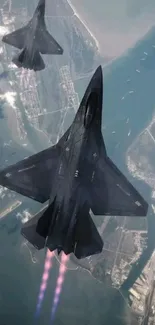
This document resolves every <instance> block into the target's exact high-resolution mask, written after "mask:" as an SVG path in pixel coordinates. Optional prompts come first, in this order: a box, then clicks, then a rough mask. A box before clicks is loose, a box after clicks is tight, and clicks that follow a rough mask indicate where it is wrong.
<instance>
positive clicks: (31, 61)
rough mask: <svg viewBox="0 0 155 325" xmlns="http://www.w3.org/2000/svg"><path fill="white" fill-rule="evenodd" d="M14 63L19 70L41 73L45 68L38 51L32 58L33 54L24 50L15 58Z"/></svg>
mask: <svg viewBox="0 0 155 325" xmlns="http://www.w3.org/2000/svg"><path fill="white" fill-rule="evenodd" d="M12 62H13V63H14V64H15V65H16V66H17V67H18V68H25V69H29V70H34V71H41V70H43V69H44V68H45V63H44V61H43V59H42V57H41V55H40V53H39V52H38V51H36V52H35V53H33V56H32V55H31V53H28V51H27V50H26V49H24V50H23V51H22V52H21V53H19V54H18V55H16V56H15V57H14V58H13V60H12Z"/></svg>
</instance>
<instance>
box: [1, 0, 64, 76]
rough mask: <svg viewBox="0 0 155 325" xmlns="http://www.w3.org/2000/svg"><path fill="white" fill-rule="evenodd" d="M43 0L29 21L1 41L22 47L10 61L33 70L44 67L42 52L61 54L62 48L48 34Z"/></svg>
mask: <svg viewBox="0 0 155 325" xmlns="http://www.w3.org/2000/svg"><path fill="white" fill-rule="evenodd" d="M44 16H45V0H39V3H38V6H37V8H36V10H35V12H34V15H33V17H32V19H31V20H30V22H29V23H28V24H27V25H26V26H25V27H22V28H20V29H18V30H16V31H14V32H13V33H11V34H8V35H5V36H4V37H3V39H2V41H3V42H5V43H7V44H10V45H13V46H15V47H17V48H19V49H23V50H22V52H21V53H20V54H18V55H17V56H15V57H14V58H13V60H12V62H13V63H14V64H15V65H16V66H17V67H23V68H26V69H31V70H34V71H39V70H43V69H44V68H45V64H44V61H43V59H42V57H41V55H40V53H42V54H62V53H63V49H62V48H61V46H60V45H59V44H58V43H57V42H56V41H55V39H54V38H53V37H52V36H51V35H50V34H49V32H48V31H47V29H46V25H45V19H44V18H45V17H44Z"/></svg>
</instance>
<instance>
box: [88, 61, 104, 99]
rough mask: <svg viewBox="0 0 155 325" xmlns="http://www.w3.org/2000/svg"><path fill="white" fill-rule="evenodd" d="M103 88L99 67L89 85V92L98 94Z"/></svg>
mask: <svg viewBox="0 0 155 325" xmlns="http://www.w3.org/2000/svg"><path fill="white" fill-rule="evenodd" d="M102 88H103V74H102V67H101V65H100V66H99V67H98V68H97V69H96V71H95V73H94V75H93V77H92V79H91V81H90V85H89V90H91V91H95V92H97V93H98V94H99V93H101V92H102Z"/></svg>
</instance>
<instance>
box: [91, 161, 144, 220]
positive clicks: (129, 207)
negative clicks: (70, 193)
mask: <svg viewBox="0 0 155 325" xmlns="http://www.w3.org/2000/svg"><path fill="white" fill-rule="evenodd" d="M91 198H92V199H91V200H92V207H91V210H92V212H93V213H94V214H95V215H111V216H114V215H115V216H146V214H147V210H148V204H147V202H146V201H145V200H144V199H143V197H142V196H141V195H140V194H139V193H138V191H137V190H136V189H135V188H134V187H133V186H132V184H131V183H130V182H129V181H128V180H127V178H126V177H125V176H124V175H123V174H122V173H121V172H120V170H119V169H118V168H117V167H116V166H115V165H114V163H113V162H112V161H111V159H110V158H109V157H107V156H105V157H104V158H103V159H101V160H99V161H98V163H97V166H96V170H95V173H94V179H93V183H92V188H91Z"/></svg>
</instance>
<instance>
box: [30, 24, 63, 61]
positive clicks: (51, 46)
mask: <svg viewBox="0 0 155 325" xmlns="http://www.w3.org/2000/svg"><path fill="white" fill-rule="evenodd" d="M36 42H37V45H36V48H37V50H38V51H39V52H40V53H42V54H57V55H58V54H63V49H62V47H61V46H60V45H59V44H58V43H57V42H56V40H55V39H54V38H53V37H52V36H51V35H50V33H49V32H48V31H47V30H46V29H42V28H40V29H39V30H38V31H37V34H36Z"/></svg>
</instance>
